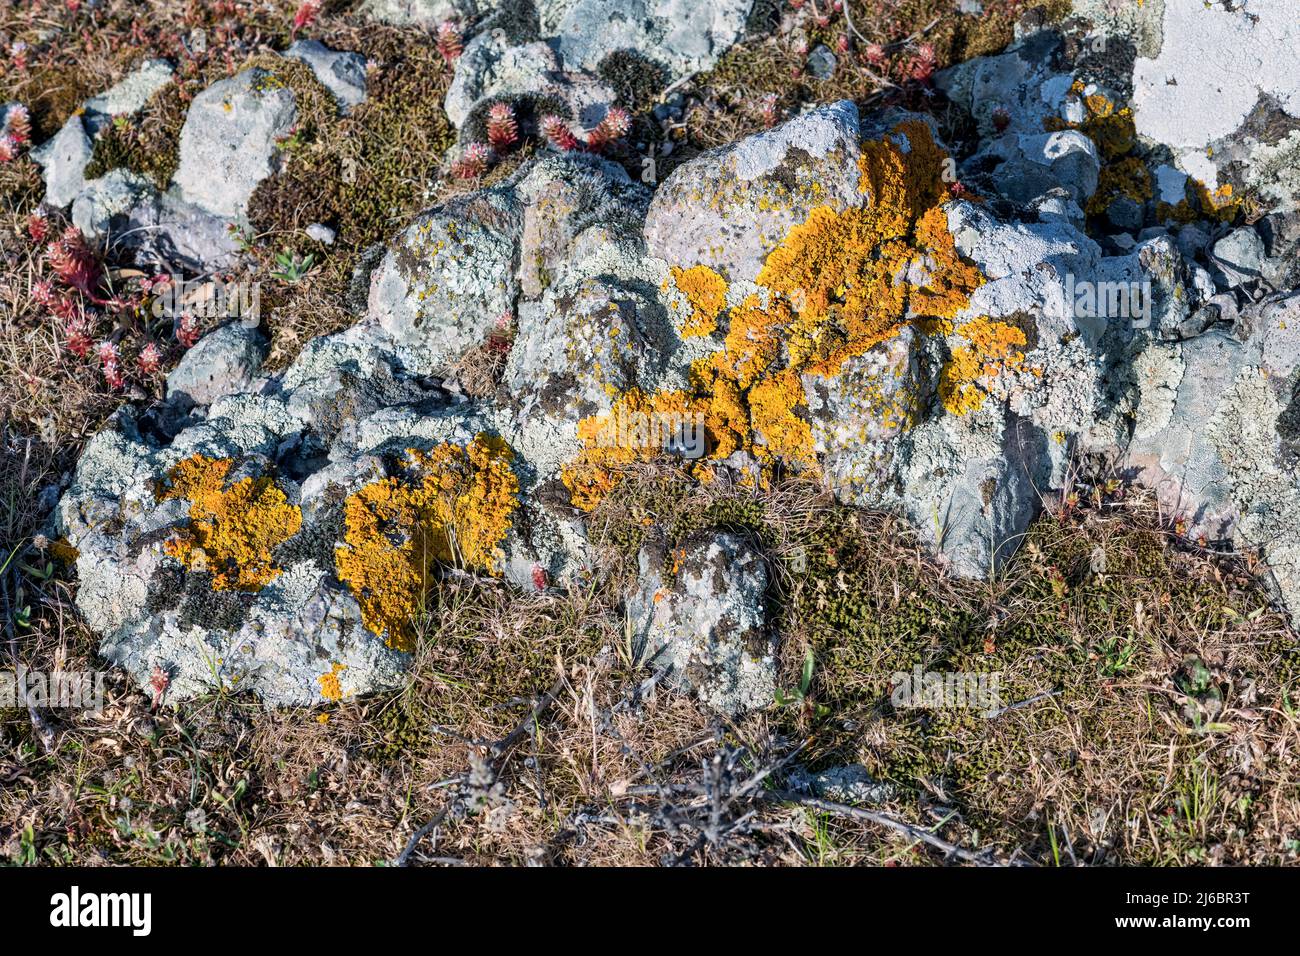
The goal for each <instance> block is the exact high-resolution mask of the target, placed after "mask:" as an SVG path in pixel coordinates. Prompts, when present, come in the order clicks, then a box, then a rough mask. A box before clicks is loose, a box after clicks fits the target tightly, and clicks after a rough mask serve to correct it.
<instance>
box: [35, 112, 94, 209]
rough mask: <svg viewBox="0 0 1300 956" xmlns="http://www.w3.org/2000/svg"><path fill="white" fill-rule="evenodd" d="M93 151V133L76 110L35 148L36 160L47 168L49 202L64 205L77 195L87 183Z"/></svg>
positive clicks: (58, 205)
mask: <svg viewBox="0 0 1300 956" xmlns="http://www.w3.org/2000/svg"><path fill="white" fill-rule="evenodd" d="M92 152H93V146H92V144H91V142H90V137H89V136H88V135H86V129H85V126H83V125H82V122H81V117H80V116H79V115H75V114H74V115H73V116H70V117H68V121H67V122H66V123H64V124H63V128H62V129H60V130H59V131H58V132H57V133H56V134H55V135H54V137H53V138H52V139H50V140H48V141H46V142H44V143H42V144H41V145H40V146H38V147H36V148H35V149H33V150H32V153H31V156H32V160H33V161H34V162H36V163H37V164H39V165H40V166H41V167H42V169H43V170H44V175H45V202H46V204H47V205H50V206H55V207H58V208H63V207H64V206H67V205H68V204H69V203H71V202H72V200H74V199H76V198H77V194H78V193H80V192H81V190H82V189H83V188H84V187H85V185H86V177H85V172H86V167H87V166H88V165H90V156H91V153H92Z"/></svg>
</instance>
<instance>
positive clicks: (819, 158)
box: [645, 101, 867, 282]
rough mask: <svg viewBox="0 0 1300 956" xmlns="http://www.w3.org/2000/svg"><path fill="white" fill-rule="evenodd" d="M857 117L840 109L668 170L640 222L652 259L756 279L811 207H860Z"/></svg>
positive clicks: (846, 106) (849, 107)
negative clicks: (705, 267) (647, 211)
mask: <svg viewBox="0 0 1300 956" xmlns="http://www.w3.org/2000/svg"><path fill="white" fill-rule="evenodd" d="M860 132H861V131H860V129H859V126H858V112H857V110H856V109H855V108H854V107H853V104H852V103H849V102H847V101H841V102H838V103H833V104H831V105H829V106H823V107H820V108H818V109H815V110H811V111H809V112H808V113H805V114H804V115H802V116H800V117H798V118H797V119H794V120H791V121H790V122H788V123H785V124H783V125H781V126H779V127H777V128H776V129H773V130H770V131H769V132H766V133H760V134H758V135H756V136H751V137H748V138H747V139H743V140H741V141H740V142H738V143H735V144H733V145H731V146H725V147H722V148H721V149H717V150H713V151H711V152H709V153H706V154H705V155H704V156H701V157H699V158H697V159H695V160H692V161H691V162H690V163H686V164H683V165H682V166H679V167H678V168H677V169H675V170H674V171H673V173H672V175H670V176H669V177H668V178H667V179H666V180H664V182H663V184H662V185H661V186H660V187H659V189H658V190H657V191H656V192H655V196H654V201H653V202H652V203H651V205H650V211H649V214H648V215H647V216H646V221H645V241H646V245H647V247H648V248H649V251H650V253H651V255H654V256H658V257H659V258H660V259H663V260H665V261H667V262H670V263H672V264H673V265H676V266H679V267H681V268H683V269H685V268H690V267H691V266H695V265H707V266H709V267H711V268H713V269H715V270H716V271H718V272H720V273H721V274H722V275H723V276H724V277H726V278H727V279H728V280H730V281H733V282H734V281H736V280H749V281H753V280H754V279H755V278H757V276H758V273H759V271H760V270H761V269H762V266H763V262H764V261H765V260H766V258H767V256H768V254H769V253H770V252H771V251H772V250H773V249H774V248H775V247H776V246H777V244H778V243H779V242H780V241H781V239H782V238H784V236H785V235H786V233H787V232H789V230H790V228H791V227H792V226H794V225H796V224H798V223H801V222H803V221H804V220H805V219H807V218H808V214H809V213H811V212H812V210H813V209H815V208H816V207H818V206H830V207H832V208H834V209H837V210H842V209H848V208H856V207H861V206H862V205H864V204H865V203H866V202H867V197H866V196H865V195H864V194H863V193H862V191H861V190H860V189H859V188H858V187H859V178H860V174H859V172H858V166H857V160H858V156H859V155H860V147H859V137H860Z"/></svg>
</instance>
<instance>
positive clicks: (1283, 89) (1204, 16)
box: [1132, 0, 1300, 212]
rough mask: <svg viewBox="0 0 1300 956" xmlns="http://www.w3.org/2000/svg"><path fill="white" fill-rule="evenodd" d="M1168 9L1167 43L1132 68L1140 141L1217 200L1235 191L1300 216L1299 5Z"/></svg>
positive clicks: (1272, 1)
mask: <svg viewBox="0 0 1300 956" xmlns="http://www.w3.org/2000/svg"><path fill="white" fill-rule="evenodd" d="M1161 6H1162V7H1163V20H1162V21H1161V23H1160V34H1161V36H1160V41H1159V43H1158V44H1157V45H1156V47H1155V49H1154V50H1149V51H1147V52H1145V53H1144V54H1143V55H1141V56H1139V57H1138V58H1137V61H1136V62H1135V64H1134V67H1133V98H1132V104H1133V110H1134V119H1135V122H1136V125H1137V131H1138V133H1139V134H1141V135H1143V136H1146V137H1150V138H1151V139H1153V140H1155V141H1157V142H1159V143H1162V144H1164V145H1166V146H1168V147H1169V148H1170V149H1171V150H1173V152H1174V155H1175V158H1176V162H1177V165H1178V167H1179V168H1180V169H1181V170H1182V171H1183V172H1185V173H1187V174H1189V175H1190V176H1192V177H1193V178H1194V179H1196V180H1198V181H1199V182H1201V183H1203V184H1204V185H1205V186H1206V187H1207V188H1208V189H1209V190H1211V191H1215V190H1217V189H1218V188H1219V187H1220V186H1223V185H1225V184H1233V185H1235V187H1236V189H1237V190H1238V192H1240V191H1241V190H1248V191H1250V192H1251V193H1252V194H1254V195H1255V196H1256V197H1258V200H1259V201H1260V202H1261V204H1263V205H1264V207H1265V209H1266V211H1279V212H1285V211H1288V210H1290V209H1295V208H1297V204H1298V203H1300V173H1297V169H1298V168H1300V163H1298V161H1300V64H1298V63H1297V59H1296V57H1295V53H1294V51H1295V48H1296V44H1297V42H1300V25H1298V24H1297V21H1296V17H1295V7H1294V5H1293V4H1291V3H1290V2H1288V0H1252V2H1251V3H1250V4H1249V6H1248V7H1246V6H1245V5H1241V4H1237V5H1230V4H1211V5H1209V6H1206V5H1205V4H1204V3H1202V2H1201V0H1165V2H1164V4H1163V5H1161ZM1157 9H1159V8H1157ZM1156 15H1158V14H1155V13H1153V14H1152V16H1156ZM1156 51H1158V52H1156ZM1241 77H1250V81H1249V82H1248V83H1243V82H1241Z"/></svg>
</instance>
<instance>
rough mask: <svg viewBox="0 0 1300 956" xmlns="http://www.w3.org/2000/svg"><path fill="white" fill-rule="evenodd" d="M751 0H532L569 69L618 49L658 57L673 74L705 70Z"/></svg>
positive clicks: (739, 27) (592, 65) (733, 34)
mask: <svg viewBox="0 0 1300 956" xmlns="http://www.w3.org/2000/svg"><path fill="white" fill-rule="evenodd" d="M752 5H753V0H714V2H712V3H695V2H692V0H537V4H536V6H537V11H538V15H539V18H540V21H541V30H542V35H543V36H545V37H547V38H553V39H554V40H555V41H556V43H557V45H558V47H559V50H560V55H561V56H562V57H563V58H564V63H565V65H566V66H567V67H568V68H570V69H585V70H594V69H596V67H598V66H599V65H600V62H601V61H602V60H603V59H605V57H607V56H608V55H609V54H611V53H613V52H615V51H617V50H635V51H637V52H638V53H641V54H643V55H644V56H647V57H650V58H651V59H653V60H655V61H658V62H660V63H662V64H663V65H664V66H666V67H667V68H668V69H669V71H670V72H671V74H672V76H673V78H674V79H676V78H678V77H682V76H687V75H689V74H691V73H695V72H698V71H700V70H707V69H708V68H709V67H711V66H713V64H714V63H716V62H717V60H718V57H720V56H721V55H722V54H723V53H725V52H726V51H727V48H728V47H730V46H731V45H732V44H733V43H735V42H736V41H737V40H739V39H740V37H741V35H742V34H743V32H744V29H745V21H746V19H748V17H749V11H750V8H751V6H752Z"/></svg>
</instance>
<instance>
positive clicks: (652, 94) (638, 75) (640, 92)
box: [596, 50, 669, 113]
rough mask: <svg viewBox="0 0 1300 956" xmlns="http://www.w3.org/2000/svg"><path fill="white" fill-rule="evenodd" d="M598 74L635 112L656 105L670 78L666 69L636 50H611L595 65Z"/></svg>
mask: <svg viewBox="0 0 1300 956" xmlns="http://www.w3.org/2000/svg"><path fill="white" fill-rule="evenodd" d="M596 75H597V76H599V77H600V78H601V80H602V81H604V83H605V85H606V86H608V87H609V88H610V89H611V90H613V91H614V95H615V96H616V97H617V98H618V102H619V103H620V104H622V105H623V106H624V107H626V108H627V109H628V110H631V111H632V112H633V113H639V112H641V111H642V110H646V109H649V108H650V107H651V106H653V105H654V102H655V100H656V99H658V97H659V94H660V93H661V92H662V91H663V89H664V87H666V86H667V85H668V78H669V75H668V71H667V69H665V68H664V67H663V66H662V65H660V64H658V63H655V62H654V61H653V60H651V59H649V58H648V57H646V56H644V55H642V54H641V53H638V52H637V51H636V50H615V51H614V52H613V53H610V54H609V55H607V56H606V57H605V58H604V59H603V60H601V61H600V63H599V64H598V65H597V66H596Z"/></svg>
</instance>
